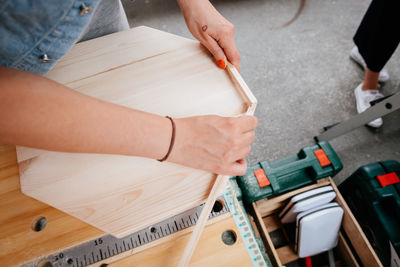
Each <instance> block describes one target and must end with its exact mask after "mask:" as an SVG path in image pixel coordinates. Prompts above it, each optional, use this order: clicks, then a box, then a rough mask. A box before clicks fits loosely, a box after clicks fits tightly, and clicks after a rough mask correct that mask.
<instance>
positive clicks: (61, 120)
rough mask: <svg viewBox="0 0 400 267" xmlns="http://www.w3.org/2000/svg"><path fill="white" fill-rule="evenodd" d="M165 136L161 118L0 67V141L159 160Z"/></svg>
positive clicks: (167, 125) (167, 131)
mask: <svg viewBox="0 0 400 267" xmlns="http://www.w3.org/2000/svg"><path fill="white" fill-rule="evenodd" d="M170 138H171V124H170V122H169V120H168V119H165V118H163V117H161V116H158V115H154V114H150V113H145V112H141V111H137V110H133V109H130V108H126V107H122V106H119V105H115V104H112V103H108V102H104V101H101V100H98V99H95V98H92V97H89V96H86V95H83V94H80V93H78V92H75V91H73V90H72V89H70V88H68V87H65V86H63V85H61V84H58V83H56V82H54V81H51V80H48V79H45V78H43V77H40V76H37V75H33V74H30V73H26V72H20V71H16V70H12V69H8V68H4V67H0V143H8V144H17V145H23V146H28V147H35V148H41V149H47V150H55V151H65V152H85V153H106V154H123V155H135V156H142V157H149V158H162V157H163V156H164V155H165V154H166V152H167V150H168V146H169V141H170Z"/></svg>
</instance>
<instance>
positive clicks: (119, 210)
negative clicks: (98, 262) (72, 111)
mask: <svg viewBox="0 0 400 267" xmlns="http://www.w3.org/2000/svg"><path fill="white" fill-rule="evenodd" d="M47 76H48V77H49V78H50V79H53V80H56V81H58V82H60V83H63V84H65V85H67V86H69V87H71V88H73V89H75V90H77V91H79V92H81V93H84V94H87V95H90V96H93V97H96V98H99V99H102V100H106V101H110V102H113V103H116V104H120V105H124V106H127V107H132V108H135V109H140V110H143V111H148V112H153V113H157V114H160V115H169V116H172V117H185V116H192V115H205V114H218V115H221V116H236V115H239V114H243V113H245V112H246V111H247V110H248V108H249V107H250V106H251V103H250V102H249V99H252V98H254V97H250V98H249V97H248V95H249V94H251V92H249V91H248V90H245V91H243V90H242V86H241V84H243V81H240V82H238V81H237V80H233V79H232V78H231V76H230V75H229V74H228V73H227V71H225V70H221V69H219V68H217V67H216V65H215V63H214V60H213V59H212V58H211V57H210V55H209V53H208V52H207V51H205V49H204V48H202V47H201V46H200V45H199V43H197V42H195V41H192V40H188V39H184V38H182V37H179V36H175V35H171V34H168V33H165V32H161V31H158V30H154V29H151V28H147V27H139V28H134V29H131V30H128V31H124V32H120V33H116V34H112V35H108V36H105V37H101V38H98V39H95V40H91V41H87V42H84V43H80V44H77V45H76V46H75V47H74V48H73V49H72V50H71V51H70V53H69V54H68V55H67V56H66V57H65V58H63V59H62V60H61V61H60V62H59V63H58V64H57V66H56V67H55V69H54V70H52V71H51V72H49V74H48V75H47ZM138 127H139V126H138ZM17 155H18V162H19V168H20V176H21V189H22V191H23V193H25V194H27V195H29V196H31V197H33V198H35V199H38V200H40V201H43V202H45V203H47V204H49V205H51V206H53V207H56V208H57V209H60V210H62V211H64V212H66V213H68V214H70V215H73V216H75V217H77V218H79V219H81V220H83V221H85V222H87V223H89V224H91V225H94V226H96V227H97V228H99V229H101V230H103V231H105V232H108V233H111V234H113V235H115V236H117V237H122V236H125V235H127V234H129V233H132V232H134V231H137V230H139V229H142V228H144V227H146V226H148V225H150V224H152V223H155V222H158V221H161V220H163V219H165V218H168V217H170V216H172V215H174V214H177V213H179V212H182V211H184V210H187V209H189V208H191V207H194V206H196V205H198V204H200V203H201V202H203V201H204V200H205V199H206V198H207V196H208V194H209V191H210V189H211V186H212V184H213V183H214V180H215V177H216V176H215V175H213V174H211V173H207V172H204V171H200V170H194V169H191V168H187V167H183V166H180V165H176V164H172V163H159V162H157V161H155V160H150V159H144V158H138V157H129V156H119V155H100V154H74V153H60V152H50V151H43V150H37V149H32V148H25V147H17Z"/></svg>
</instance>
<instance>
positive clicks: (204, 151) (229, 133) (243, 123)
mask: <svg viewBox="0 0 400 267" xmlns="http://www.w3.org/2000/svg"><path fill="white" fill-rule="evenodd" d="M174 121H175V124H176V137H175V145H174V147H173V149H172V151H171V154H170V156H169V158H168V161H170V162H174V163H178V164H181V165H185V166H189V167H193V168H196V169H202V170H206V171H210V172H213V173H217V174H225V175H235V176H237V175H243V174H244V173H245V172H246V169H247V163H246V160H245V158H246V156H247V155H248V154H249V153H250V149H251V143H252V142H253V141H254V138H255V133H254V128H255V127H256V126H257V123H258V120H257V118H256V117H254V116H241V117H220V116H216V115H207V116H197V117H188V118H182V119H174Z"/></svg>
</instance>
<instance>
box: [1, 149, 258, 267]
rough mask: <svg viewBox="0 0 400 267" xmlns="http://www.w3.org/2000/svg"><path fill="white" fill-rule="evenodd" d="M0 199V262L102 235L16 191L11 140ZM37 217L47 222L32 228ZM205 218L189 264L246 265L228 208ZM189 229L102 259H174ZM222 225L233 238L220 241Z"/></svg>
mask: <svg viewBox="0 0 400 267" xmlns="http://www.w3.org/2000/svg"><path fill="white" fill-rule="evenodd" d="M0 200H1V201H0V262H1V266H6V267H8V266H20V265H21V264H23V263H27V262H30V261H33V260H36V259H39V258H41V257H43V256H46V255H49V254H53V253H55V252H58V251H62V250H65V249H67V248H69V247H73V246H76V245H79V244H81V243H83V242H85V241H88V240H93V239H95V238H98V237H101V236H103V235H104V232H101V231H100V230H98V229H96V228H94V227H93V226H90V225H88V224H86V223H84V222H82V221H81V220H78V219H76V218H74V217H72V216H70V215H68V214H66V213H64V212H61V211H59V210H57V209H55V208H52V207H50V206H48V205H46V204H44V203H42V202H39V201H37V200H35V199H32V198H30V197H28V196H26V195H24V194H22V193H21V191H20V185H19V175H18V165H17V157H16V152H15V146H10V145H0ZM38 217H45V218H46V219H47V225H46V227H45V228H44V229H43V230H42V231H39V232H35V231H33V230H32V228H31V225H32V222H34V221H35V219H36V218H38ZM208 223H209V224H208V226H207V227H206V228H205V231H204V234H203V235H202V237H201V239H200V242H199V245H198V246H197V249H196V251H195V253H194V255H193V258H192V261H191V264H190V266H204V265H209V266H251V261H250V259H249V257H248V254H247V250H246V248H245V247H244V244H243V241H242V239H241V237H240V235H239V234H238V233H237V230H236V225H235V222H234V221H233V218H232V217H231V216H230V214H224V215H220V216H218V217H215V218H213V219H212V220H209V222H208ZM192 230H193V227H190V228H187V229H184V230H182V231H179V232H177V233H174V234H172V235H169V236H167V237H165V238H162V239H160V240H157V241H155V242H151V243H148V244H146V245H144V246H141V247H138V248H136V249H134V250H130V251H127V252H126V253H125V254H123V255H122V254H121V255H117V256H115V257H112V258H109V259H107V260H105V261H103V262H102V263H113V264H112V265H111V266H114V264H115V266H149V265H148V264H154V265H151V266H157V265H158V266H166V265H164V263H165V262H167V263H177V261H178V260H179V257H180V256H181V255H182V253H183V250H184V246H185V244H186V243H187V241H188V239H189V237H190V235H191V231H192ZM226 230H233V231H235V232H236V233H237V236H238V239H237V242H236V243H235V244H234V245H232V246H227V245H225V244H223V243H222V242H221V234H222V232H223V231H226ZM221 255H227V257H221ZM100 264H101V263H97V264H96V266H99V265H100ZM203 264H204V265H203Z"/></svg>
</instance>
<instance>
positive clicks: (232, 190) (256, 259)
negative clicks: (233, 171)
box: [224, 179, 272, 267]
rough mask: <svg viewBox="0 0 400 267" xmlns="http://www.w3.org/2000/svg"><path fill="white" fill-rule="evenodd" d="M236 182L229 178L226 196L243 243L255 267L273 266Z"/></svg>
mask: <svg viewBox="0 0 400 267" xmlns="http://www.w3.org/2000/svg"><path fill="white" fill-rule="evenodd" d="M235 183H236V182H235V181H234V180H232V179H229V181H228V183H227V186H226V191H225V193H224V197H225V201H226V203H227V204H228V207H229V210H230V212H231V214H232V216H233V219H234V220H235V223H236V226H237V228H238V229H239V233H240V236H241V237H242V240H243V244H244V246H245V247H246V249H247V253H248V254H249V257H250V259H251V261H252V263H253V266H254V267H272V265H271V263H270V262H269V261H268V260H267V259H265V258H264V256H263V252H262V251H261V249H260V247H259V245H258V243H257V238H256V236H255V234H254V231H253V228H252V226H251V222H250V219H249V217H248V216H247V213H246V212H245V211H244V207H243V205H241V204H240V203H239V201H238V198H237V191H236V187H237V184H235Z"/></svg>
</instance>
